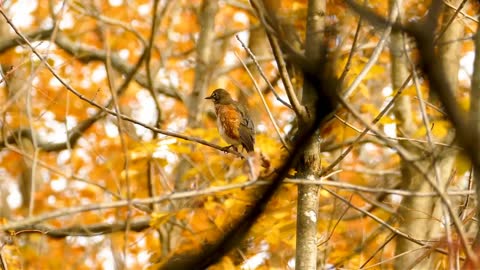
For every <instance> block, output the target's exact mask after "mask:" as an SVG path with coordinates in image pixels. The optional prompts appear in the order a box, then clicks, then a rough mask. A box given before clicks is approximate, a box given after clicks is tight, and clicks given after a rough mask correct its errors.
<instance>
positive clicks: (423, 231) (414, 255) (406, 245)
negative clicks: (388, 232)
mask: <svg viewBox="0 0 480 270" xmlns="http://www.w3.org/2000/svg"><path fill="white" fill-rule="evenodd" d="M454 2H456V3H452V4H454V5H458V4H459V2H461V1H454ZM390 5H391V7H392V9H393V8H400V9H401V8H402V2H401V0H391V1H390ZM399 12H400V13H402V11H401V10H400V11H399ZM452 15H453V12H451V10H450V9H448V10H445V11H444V16H443V25H442V26H443V27H445V26H446V24H447V22H448V21H449V20H450V18H451V17H452ZM401 17H402V16H400V18H401ZM462 32H463V31H462V26H461V25H460V24H459V22H456V21H454V22H453V23H452V24H451V25H450V26H449V28H448V29H447V30H446V31H445V32H444V34H443V35H442V37H441V38H440V39H439V44H444V45H441V46H439V52H440V56H441V62H442V67H443V68H444V69H445V70H446V72H447V74H451V75H452V76H449V82H450V84H451V86H452V89H455V87H456V84H457V77H458V75H457V74H458V67H459V62H458V59H459V56H458V53H459V50H458V45H457V44H458V43H456V42H450V41H452V40H455V39H457V38H459V37H461V35H462ZM404 42H405V41H404V40H403V37H402V34H401V33H396V32H394V33H393V34H392V38H391V47H390V49H391V57H392V82H393V88H394V89H398V88H399V87H400V86H401V84H403V82H404V80H405V79H406V78H407V75H408V74H407V62H406V52H404V49H403V48H404ZM394 113H395V116H396V118H397V119H398V121H399V123H398V130H399V131H400V132H401V133H402V134H403V135H404V136H406V137H410V136H412V135H413V134H414V132H415V130H416V129H417V128H419V125H418V124H416V123H414V122H413V118H412V104H411V98H410V97H408V96H402V97H400V98H399V100H398V101H397V103H396V104H395V110H394ZM426 128H428V127H426ZM452 137H453V136H452V134H450V136H446V137H445V138H444V142H446V143H449V141H451V138H452ZM401 144H402V145H403V146H404V147H405V148H406V149H408V150H409V151H410V152H411V153H413V154H415V155H417V156H419V157H421V156H425V155H424V154H423V153H422V152H423V151H421V150H419V149H418V148H416V147H413V146H412V144H411V143H409V142H408V141H403V142H401ZM427 151H428V152H429V153H430V154H429V156H430V155H431V154H434V155H435V157H434V159H431V158H423V159H421V160H419V161H417V163H419V165H420V167H423V168H430V169H429V172H428V177H430V178H431V179H436V180H437V182H436V184H437V185H439V186H440V187H444V186H445V185H446V183H447V181H448V179H449V177H450V175H451V171H452V168H453V165H454V159H455V154H454V153H451V152H449V153H446V152H445V150H442V149H439V148H438V147H431V148H429V149H428V150H427ZM409 162H411V161H409ZM409 162H407V161H402V162H401V167H402V186H403V188H404V189H406V190H411V191H417V192H431V191H432V190H433V189H432V187H431V186H430V184H429V183H428V181H427V180H426V179H425V178H424V177H423V176H421V175H420V174H419V173H418V172H417V171H415V170H413V168H412V167H411V165H410V163H409ZM435 167H436V168H435ZM435 170H437V171H435ZM442 208H443V207H442V204H441V202H440V200H438V199H436V198H434V197H423V198H422V197H413V196H409V197H405V198H403V201H402V204H401V206H400V208H399V210H398V216H399V223H400V224H401V226H400V227H401V228H400V229H401V230H402V231H404V232H405V233H407V234H408V235H410V236H412V237H413V238H415V239H439V238H441V237H443V235H444V233H445V230H444V228H445V226H450V225H449V224H444V223H445V221H446V220H448V217H446V216H444V215H445V214H446V212H445V211H442ZM418 248H419V245H417V244H415V243H413V242H411V241H409V240H407V239H404V238H399V239H398V240H397V247H396V254H397V255H400V254H403V255H402V256H401V257H400V258H398V259H397V260H396V261H395V269H405V268H406V267H407V268H411V267H413V268H414V269H431V268H432V267H434V265H433V263H434V262H435V261H437V262H438V258H435V257H436V256H435V255H432V256H424V255H426V252H430V251H425V250H424V249H418ZM422 256H423V257H424V258H422Z"/></svg>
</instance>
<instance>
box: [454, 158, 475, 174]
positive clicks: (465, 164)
mask: <svg viewBox="0 0 480 270" xmlns="http://www.w3.org/2000/svg"><path fill="white" fill-rule="evenodd" d="M455 166H456V168H457V174H459V175H462V174H464V173H465V172H467V171H468V170H470V168H471V167H472V163H471V162H470V159H469V158H468V157H467V156H465V155H464V154H462V153H460V154H458V155H457V157H456V159H455Z"/></svg>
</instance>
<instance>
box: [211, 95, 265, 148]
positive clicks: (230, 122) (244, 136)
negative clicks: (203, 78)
mask: <svg viewBox="0 0 480 270" xmlns="http://www.w3.org/2000/svg"><path fill="white" fill-rule="evenodd" d="M205 99H211V100H213V104H215V112H216V114H217V127H218V131H219V132H220V135H221V136H222V138H223V139H224V140H225V141H226V142H227V143H229V144H231V145H230V146H228V147H234V148H235V150H236V149H237V147H236V146H237V145H242V146H243V148H244V149H246V150H247V152H252V151H253V150H254V149H253V145H254V144H255V126H254V124H253V121H252V119H251V118H250V116H249V115H248V112H247V110H246V109H245V107H243V106H242V105H241V104H240V103H239V102H238V101H236V100H234V99H232V97H231V96H230V94H229V93H228V92H227V91H226V90H225V89H222V88H219V89H216V90H215V91H213V93H212V95H210V96H209V97H206V98H205Z"/></svg>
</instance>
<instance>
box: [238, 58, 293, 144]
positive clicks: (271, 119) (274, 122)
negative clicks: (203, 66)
mask: <svg viewBox="0 0 480 270" xmlns="http://www.w3.org/2000/svg"><path fill="white" fill-rule="evenodd" d="M235 56H237V58H238V60H239V61H240V62H241V63H242V65H243V68H245V70H246V71H247V73H248V75H249V76H250V79H251V80H252V82H253V85H254V86H255V90H257V93H258V95H259V96H260V98H261V100H262V103H263V107H264V108H265V110H266V111H267V114H268V117H269V118H270V121H271V122H272V125H273V127H274V128H275V131H276V132H277V135H278V138H279V139H280V141H281V142H282V145H283V147H285V149H287V150H288V149H289V147H288V144H287V143H286V142H285V139H284V138H283V136H282V133H281V132H280V128H279V127H278V125H277V122H276V121H275V119H274V118H273V115H272V112H271V111H270V108H269V107H268V104H267V101H266V100H265V97H263V93H262V91H261V90H260V88H259V87H258V84H257V81H255V78H254V77H253V75H252V73H251V72H250V70H249V69H248V67H247V65H246V64H245V62H243V60H242V58H241V57H240V56H239V55H238V54H237V53H235Z"/></svg>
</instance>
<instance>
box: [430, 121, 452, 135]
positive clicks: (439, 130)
mask: <svg viewBox="0 0 480 270" xmlns="http://www.w3.org/2000/svg"><path fill="white" fill-rule="evenodd" d="M450 129H451V125H450V122H448V121H445V120H440V121H434V122H433V123H432V134H433V136H435V137H437V138H439V139H442V138H444V137H445V136H447V134H448V131H449V130H450Z"/></svg>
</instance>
